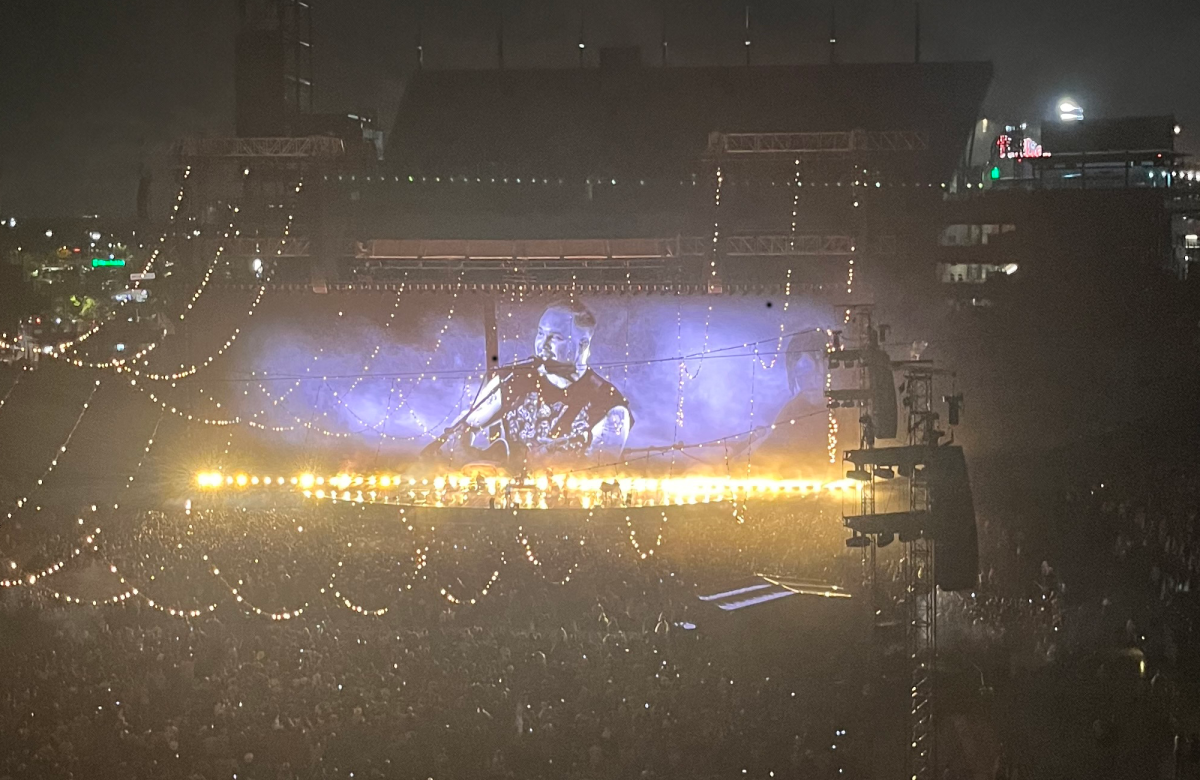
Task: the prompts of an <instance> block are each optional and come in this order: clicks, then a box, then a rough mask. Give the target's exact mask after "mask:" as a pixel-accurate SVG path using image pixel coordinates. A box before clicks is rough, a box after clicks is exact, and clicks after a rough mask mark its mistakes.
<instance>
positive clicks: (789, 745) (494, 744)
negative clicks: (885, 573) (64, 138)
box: [0, 503, 863, 780]
mask: <svg viewBox="0 0 1200 780" xmlns="http://www.w3.org/2000/svg"><path fill="white" fill-rule="evenodd" d="M618 514H619V516H618ZM618 514H612V513H610V514H607V515H606V514H604V513H597V514H596V515H595V516H593V517H592V518H589V519H588V520H586V521H581V520H580V519H579V518H578V517H576V518H573V519H572V518H567V517H565V516H559V515H556V514H555V513H553V512H546V513H537V512H529V513H526V514H523V515H518V516H515V517H514V516H513V515H512V514H511V513H508V512H505V513H503V515H501V514H500V513H499V512H484V513H481V515H482V516H483V518H484V519H485V520H486V521H487V522H475V521H473V517H477V516H479V515H476V516H473V517H465V519H464V518H460V517H455V516H453V515H449V514H445V513H438V512H436V511H434V510H426V511H424V512H423V513H422V512H421V510H410V511H409V513H408V514H406V515H400V514H399V513H398V511H397V510H396V509H395V508H387V509H386V511H385V510H383V509H382V508H380V509H379V510H378V511H377V510H375V509H374V508H368V509H366V510H363V509H362V508H361V507H350V506H345V505H342V506H337V507H334V506H329V505H325V506H321V507H316V508H306V509H298V510H295V511H283V510H278V511H276V510H270V511H233V510H230V511H197V512H195V513H193V514H191V515H185V514H184V513H183V512H175V513H169V514H163V513H158V512H149V513H141V514H139V515H137V516H136V517H128V518H114V519H112V521H111V522H110V523H109V526H110V527H106V528H105V529H104V534H103V535H102V537H101V538H102V540H103V541H102V542H101V544H100V545H99V546H100V550H99V551H97V552H96V553H95V554H94V555H93V556H92V557H91V558H90V559H89V558H88V556H86V555H85V556H81V557H80V558H79V559H77V560H76V561H73V562H72V563H71V565H70V566H68V567H67V568H64V570H63V571H62V572H60V573H57V574H54V575H53V576H51V577H47V578H45V579H44V580H41V581H39V582H38V584H37V585H36V586H33V587H16V588H10V589H8V591H6V593H5V599H6V601H5V607H4V609H3V611H2V612H0V626H3V630H2V632H0V653H2V655H0V657H2V659H3V666H4V675H3V683H2V688H0V777H7V778H14V780H15V779H16V778H21V779H24V778H42V777H45V778H69V777H76V778H91V777H98V778H108V777H112V778H185V779H188V780H191V779H192V778H205V779H206V780H212V779H213V778H233V777H237V778H301V777H303V778H307V777H344V778H348V777H355V778H370V777H386V778H393V777H398V778H404V777H414V778H429V777H435V778H466V777H497V778H502V777H514V778H539V777H545V778H550V777H554V778H573V777H578V778H586V777H597V778H599V777H614V778H615V777H701V778H703V777H772V776H773V777H805V778H809V777H829V778H833V777H841V776H846V775H845V772H850V771H852V770H853V769H854V765H853V760H852V758H851V756H850V753H851V752H852V751H851V750H850V748H851V747H853V740H854V738H855V736H857V737H858V739H859V740H860V741H861V740H862V739H863V737H862V736H861V731H860V730H859V731H858V733H856V728H857V727H856V725H855V726H851V725H849V724H850V723H851V721H850V720H849V718H850V717H852V716H853V713H854V712H855V711H856V710H861V709H863V708H862V707H861V704H860V700H859V693H858V687H859V686H860V685H861V683H860V682H859V681H857V680H853V679H846V678H845V677H839V673H838V670H839V669H843V668H844V667H846V666H847V664H846V663H845V661H844V659H845V657H846V654H845V649H844V647H841V646H839V644H838V643H836V642H835V641H833V640H834V639H836V637H837V635H838V632H839V631H840V630H841V628H840V626H839V625H826V626H824V630H825V631H826V632H827V633H828V635H829V636H828V638H827V639H826V640H820V639H819V638H814V637H813V636H807V637H805V638H804V641H803V642H800V641H798V640H799V637H797V636H795V635H790V636H784V635H783V632H780V631H779V630H778V629H779V627H778V626H777V625H776V626H773V627H771V628H774V629H775V630H773V631H772V630H763V631H760V632H758V633H757V634H756V633H755V630H756V629H755V621H758V622H762V618H761V617H758V618H756V617H755V616H753V615H748V616H747V617H746V619H745V620H742V619H741V618H742V615H728V614H724V613H722V612H721V611H720V610H718V609H716V608H715V607H713V606H711V605H709V604H705V603H704V602H701V601H699V600H698V599H697V594H700V593H703V592H705V591H706V590H708V591H711V592H717V591H719V590H721V589H722V588H726V589H728V588H730V587H735V586H738V585H744V584H745V583H746V582H747V581H748V579H747V578H748V577H749V576H750V575H752V574H753V573H754V572H756V571H774V572H778V571H786V572H791V573H803V574H806V575H807V576H809V577H812V578H814V579H823V580H825V581H842V580H844V579H845V578H847V577H848V576H851V574H854V575H855V576H856V572H857V569H856V568H855V565H856V561H855V560H854V559H853V558H852V557H850V558H848V557H847V556H846V554H845V548H844V546H843V543H842V539H843V536H844V535H843V532H842V530H841V528H840V523H839V522H838V519H837V514H836V506H834V507H825V508H822V507H821V506H819V505H818V504H816V503H803V504H797V505H793V506H790V507H779V508H765V509H763V510H761V511H757V512H751V513H748V516H747V518H746V522H745V523H743V524H738V523H737V522H736V520H735V519H734V518H733V517H731V516H727V515H726V513H724V512H714V511H711V510H703V511H696V510H693V511H691V512H690V513H685V512H684V511H683V510H680V511H678V512H675V511H672V512H669V513H668V518H667V519H666V520H663V518H662V516H661V513H660V512H658V511H657V510H656V511H654V512H649V511H643V512H641V513H634V514H633V515H631V516H630V520H629V521H628V522H626V521H625V513H624V512H623V511H622V512H620V513H618ZM53 538H55V539H59V540H60V541H62V542H67V540H68V539H69V537H67V536H65V535H63V536H55V537H53ZM581 542H582V544H581ZM68 544H69V543H68ZM45 546H47V547H48V546H49V544H47V545H45ZM651 551H653V552H651ZM643 554H645V556H646V557H645V558H643V557H642V555H643ZM30 568H32V562H31V566H30ZM114 568H115V569H116V572H115V573H114V571H113V569H114ZM848 572H849V573H848ZM119 578H123V580H122V579H119ZM134 587H136V588H137V589H138V594H136V595H132V594H131V595H129V596H128V597H127V598H126V599H124V600H123V601H119V603H118V604H115V605H109V606H103V605H101V606H99V607H92V606H91V599H93V598H96V599H103V598H105V597H108V596H111V595H113V594H121V593H130V592H131V589H132V588H134ZM443 591H444V592H443ZM485 591H486V595H485ZM56 594H57V596H58V597H57V598H56ZM66 595H71V596H72V597H73V598H80V599H82V600H83V602H84V603H82V604H76V603H66V602H64V601H62V597H63V596H66ZM239 598H240V599H241V601H239V600H238V599H239ZM797 598H802V597H797ZM472 599H474V600H475V603H474V604H472V603H471V600H472ZM151 601H153V604H154V606H151V604H150V602H151ZM210 605H216V606H215V609H213V610H211V611H210V610H209V606H210ZM783 607H784V605H782V604H781V605H779V608H783ZM385 608H386V610H387V611H386V612H384V613H383V614H375V612H376V611H381V610H383V609H385ZM766 608H767V609H771V608H772V605H767V606H766ZM164 609H165V610H170V609H182V610H185V611H186V610H193V609H195V610H199V611H201V613H202V614H201V615H200V616H199V617H195V618H188V619H184V618H181V617H179V616H175V615H171V614H170V613H169V612H164V611H163V610H164ZM360 609H361V610H362V611H359V610H360ZM256 610H262V613H261V614H260V613H258V612H256ZM285 613H286V615H287V616H286V617H285ZM763 614H767V613H763ZM769 614H770V615H771V617H770V618H769V620H772V621H774V620H779V619H780V617H779V616H780V615H783V614H786V613H784V612H779V611H774V612H771V613H769ZM823 615H824V617H823V618H822V619H826V620H832V621H833V622H835V623H840V624H844V625H846V626H849V625H852V624H854V623H855V618H852V617H850V616H849V615H848V614H847V613H841V612H837V611H833V612H827V613H823ZM729 621H739V622H729ZM772 642H780V643H781V646H778V647H772V646H771V643H772ZM756 643H760V644H759V646H756ZM839 751H840V752H839ZM858 775H861V773H860V772H854V773H853V775H852V776H858Z"/></svg>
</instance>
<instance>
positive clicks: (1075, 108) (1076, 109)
mask: <svg viewBox="0 0 1200 780" xmlns="http://www.w3.org/2000/svg"><path fill="white" fill-rule="evenodd" d="M1058 118H1059V119H1061V120H1062V121H1064V122H1079V121H1081V120H1082V119H1083V108H1081V107H1080V105H1079V104H1078V103H1076V102H1075V101H1074V100H1070V99H1066V100H1062V101H1060V102H1059V104H1058Z"/></svg>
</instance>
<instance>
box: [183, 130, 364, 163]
mask: <svg viewBox="0 0 1200 780" xmlns="http://www.w3.org/2000/svg"><path fill="white" fill-rule="evenodd" d="M175 151H176V154H177V155H178V156H179V157H182V158H191V157H233V158H243V157H258V158H277V159H278V158H282V159H290V158H312V157H337V156H339V155H341V154H343V153H344V152H345V151H346V149H345V145H344V144H343V143H342V139H340V138H332V137H330V136H324V135H310V136H305V137H303V138H184V139H182V140H180V141H179V142H178V144H176V147H175Z"/></svg>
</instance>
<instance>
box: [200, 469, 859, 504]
mask: <svg viewBox="0 0 1200 780" xmlns="http://www.w3.org/2000/svg"><path fill="white" fill-rule="evenodd" d="M195 484H196V485H197V486H198V487H199V488H201V489H203V490H205V491H208V492H212V493H216V492H221V491H226V492H234V493H241V492H245V491H255V490H257V491H267V490H271V491H291V492H300V493H301V494H302V495H303V496H304V497H306V498H318V499H325V498H329V499H341V500H345V501H362V502H372V503H401V504H403V503H410V502H412V501H415V500H418V499H419V500H420V501H421V502H422V503H424V502H427V501H429V500H430V499H431V498H432V499H437V500H439V501H440V502H441V503H444V504H450V505H454V504H456V503H460V502H467V501H470V500H471V499H483V500H487V498H493V497H497V496H501V497H504V498H506V499H515V500H516V501H518V502H519V504H520V505H521V506H523V507H527V508H538V507H542V506H543V505H544V504H545V503H546V501H545V499H546V498H547V497H549V498H550V499H551V502H552V503H558V504H561V503H562V502H566V501H570V502H571V503H580V504H581V505H582V506H583V507H584V508H590V507H591V506H601V505H603V504H604V503H605V501H611V500H613V499H614V498H617V497H619V501H620V503H622V504H626V503H627V504H628V505H636V506H657V505H664V504H665V505H681V504H697V503H710V502H715V501H725V500H731V499H732V500H745V499H748V498H762V499H772V498H788V497H797V496H818V495H837V496H842V495H848V494H852V493H855V492H856V491H857V490H858V489H859V483H858V482H856V481H855V480H852V479H841V480H836V481H833V482H821V481H819V480H789V479H757V478H756V479H735V478H731V477H707V476H693V477H667V478H662V479H656V478H645V477H628V478H623V477H618V478H609V479H602V478H598V477H576V476H570V475H563V474H557V475H553V476H551V475H542V476H539V477H535V478H527V479H520V478H510V477H482V476H479V477H475V476H470V475H466V474H450V475H444V476H436V477H432V478H430V477H415V476H408V475H391V474H373V475H362V474H356V475H351V474H345V473H343V474H337V475H334V476H329V477H324V476H318V475H315V474H308V473H306V474H300V475H295V476H291V477H271V476H258V475H251V474H246V473H225V472H220V471H204V472H200V473H198V474H197V475H196V478H195Z"/></svg>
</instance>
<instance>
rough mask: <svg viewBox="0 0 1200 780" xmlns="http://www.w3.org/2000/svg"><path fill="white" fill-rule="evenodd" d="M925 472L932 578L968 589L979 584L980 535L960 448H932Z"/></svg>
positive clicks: (949, 587)
mask: <svg viewBox="0 0 1200 780" xmlns="http://www.w3.org/2000/svg"><path fill="white" fill-rule="evenodd" d="M926 471H927V472H928V474H929V500H930V504H931V507H930V510H931V511H930V514H931V517H930V529H929V535H930V536H931V537H932V538H933V540H934V542H935V544H936V550H937V553H936V554H937V563H936V568H935V569H934V580H935V581H936V584H937V586H938V587H939V588H941V589H942V590H970V589H971V588H974V587H976V586H977V585H978V584H979V534H978V532H977V531H976V528H975V501H974V499H973V498H972V497H971V479H970V476H969V475H968V473H967V460H966V458H965V457H964V456H963V450H962V447H954V446H948V447H936V448H934V449H933V451H932V455H931V457H930V459H929V465H928V466H927V467H926Z"/></svg>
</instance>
